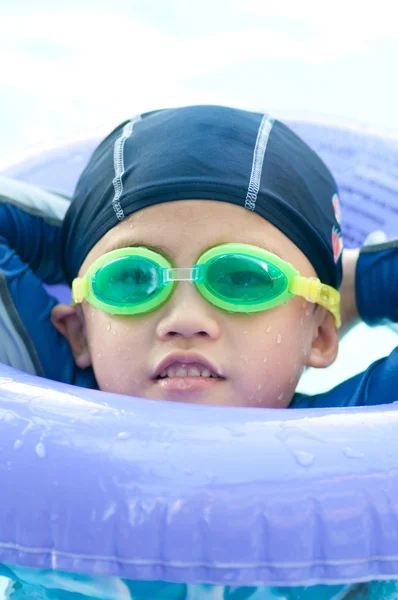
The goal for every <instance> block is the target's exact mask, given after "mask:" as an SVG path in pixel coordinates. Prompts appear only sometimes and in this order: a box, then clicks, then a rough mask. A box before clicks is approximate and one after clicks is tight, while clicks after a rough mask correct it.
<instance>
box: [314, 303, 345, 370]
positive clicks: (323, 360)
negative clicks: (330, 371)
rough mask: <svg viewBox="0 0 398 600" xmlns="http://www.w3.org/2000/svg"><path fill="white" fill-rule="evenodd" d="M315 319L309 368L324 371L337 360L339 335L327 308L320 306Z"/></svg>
mask: <svg viewBox="0 0 398 600" xmlns="http://www.w3.org/2000/svg"><path fill="white" fill-rule="evenodd" d="M314 319H315V324H314V333H313V339H312V347H311V352H310V354H309V356H308V359H307V366H308V367H314V368H315V369H322V368H325V367H329V366H330V365H331V364H332V363H333V362H334V361H335V360H336V356H337V351H338V345H339V334H338V331H337V327H336V325H335V321H334V317H333V315H332V314H331V313H330V312H329V311H328V310H326V309H325V308H321V307H320V306H318V307H317V310H316V311H315V313H314Z"/></svg>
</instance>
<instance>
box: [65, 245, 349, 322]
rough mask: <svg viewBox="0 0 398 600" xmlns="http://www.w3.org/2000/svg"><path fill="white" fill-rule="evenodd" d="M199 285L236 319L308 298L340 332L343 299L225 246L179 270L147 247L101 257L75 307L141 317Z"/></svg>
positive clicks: (258, 256)
mask: <svg viewBox="0 0 398 600" xmlns="http://www.w3.org/2000/svg"><path fill="white" fill-rule="evenodd" d="M180 281H185V282H192V283H194V284H195V286H196V288H197V290H198V291H199V292H200V294H201V295H202V296H203V297H204V298H205V299H206V300H208V301H209V302H210V303H211V304H214V305H215V306H217V307H218V308H221V309H223V310H226V311H228V312H233V313H254V312H259V311H263V310H268V309H270V308H274V307H275V306H279V305H281V304H284V303H285V302H287V301H288V300H289V299H290V298H292V297H293V296H302V297H303V298H305V299H306V300H308V301H309V302H313V303H316V304H319V305H321V306H323V307H325V308H327V309H328V310H329V311H330V312H331V313H332V314H333V316H334V318H335V322H336V325H337V327H340V324H341V321H340V294H339V292H338V291H337V290H335V289H334V288H332V287H330V286H328V285H325V284H322V283H321V282H320V281H319V279H317V278H312V277H301V276H300V273H299V272H298V271H297V270H296V269H295V268H294V267H293V266H292V265H291V264H290V263H288V262H285V261H284V260H282V259H281V258H279V257H278V256H276V255H275V254H273V253H271V252H268V251H267V250H263V249H262V248H259V247H257V246H251V245H247V244H222V245H220V246H215V247H214V248H210V249H209V250H207V251H206V252H204V254H202V255H201V256H200V257H199V259H198V261H197V263H196V264H195V265H194V266H193V267H178V268H174V267H173V266H172V264H171V263H170V262H169V261H168V260H167V259H166V258H165V257H164V256H162V255H161V254H158V253H157V252H154V251H152V250H149V249H148V248H144V247H132V248H119V249H118V250H113V251H111V252H108V253H106V254H104V255H103V256H100V257H99V258H98V259H97V260H96V261H95V262H94V263H93V264H92V265H91V266H90V267H89V269H88V271H87V273H86V274H85V276H84V277H80V278H77V279H75V280H74V281H73V284H72V297H73V301H74V303H75V304H78V303H80V302H82V301H83V300H86V301H87V302H89V303H90V304H91V305H92V306H93V307H95V308H98V309H100V310H102V311H104V312H106V313H109V314H116V315H137V314H142V313H146V312H149V311H151V310H154V309H156V308H158V307H159V306H161V305H162V304H163V303H164V302H166V300H167V299H168V298H169V297H170V295H171V293H172V291H173V289H174V287H175V285H176V283H177V282H180Z"/></svg>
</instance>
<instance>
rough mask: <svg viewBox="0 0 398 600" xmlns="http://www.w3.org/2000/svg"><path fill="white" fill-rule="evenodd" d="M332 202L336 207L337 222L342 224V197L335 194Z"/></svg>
mask: <svg viewBox="0 0 398 600" xmlns="http://www.w3.org/2000/svg"><path fill="white" fill-rule="evenodd" d="M332 204H333V208H334V216H335V217H336V221H337V223H339V224H340V221H341V212H340V198H339V197H338V195H337V194H333V196H332Z"/></svg>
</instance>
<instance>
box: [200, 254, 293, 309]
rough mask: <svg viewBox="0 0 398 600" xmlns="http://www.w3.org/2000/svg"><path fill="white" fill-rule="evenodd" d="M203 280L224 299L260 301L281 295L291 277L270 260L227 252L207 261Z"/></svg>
mask: <svg viewBox="0 0 398 600" xmlns="http://www.w3.org/2000/svg"><path fill="white" fill-rule="evenodd" d="M203 283H204V285H205V286H206V288H207V289H208V290H209V291H210V292H211V293H212V294H213V295H214V296H216V297H218V298H220V299H221V300H225V301H229V302H232V303H234V302H240V303H246V304H257V303H259V302H264V301H265V300H271V299H272V298H275V297H276V296H279V295H280V294H281V293H282V292H283V291H284V290H285V289H286V286H287V278H286V276H285V275H284V274H283V273H282V271H281V270H280V269H278V267H276V266H274V265H272V264H270V263H268V262H265V261H260V260H259V259H255V258H252V257H250V256H239V255H235V256H233V255H231V256H228V255H224V256H220V257H216V258H214V259H213V260H212V261H210V263H208V264H207V268H206V275H205V281H204V282H203Z"/></svg>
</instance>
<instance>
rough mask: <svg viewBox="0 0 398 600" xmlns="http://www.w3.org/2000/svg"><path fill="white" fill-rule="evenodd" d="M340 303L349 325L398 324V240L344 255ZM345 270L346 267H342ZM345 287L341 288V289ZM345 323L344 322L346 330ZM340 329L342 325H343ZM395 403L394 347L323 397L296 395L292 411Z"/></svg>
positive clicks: (397, 362) (397, 367) (397, 358)
mask: <svg viewBox="0 0 398 600" xmlns="http://www.w3.org/2000/svg"><path fill="white" fill-rule="evenodd" d="M348 257H349V260H350V263H349V264H348V268H347V269H346V271H345V272H344V281H343V285H342V302H343V304H344V302H345V310H346V315H350V317H351V322H352V321H354V322H355V320H357V319H358V317H360V318H361V319H362V320H363V321H365V322H366V323H368V324H369V325H382V324H383V323H391V322H398V240H390V241H386V242H381V243H377V244H373V245H367V246H364V247H363V248H362V249H361V251H360V252H358V251H357V250H353V251H348ZM343 264H344V266H346V263H343ZM344 286H345V287H344ZM347 323H349V319H346V323H345V324H346V326H347ZM343 326H344V325H343ZM396 401H398V347H397V348H395V350H393V351H392V352H391V354H390V355H389V356H387V357H386V358H381V359H380V360H378V361H376V362H374V363H373V364H372V365H370V367H369V368H368V369H367V370H366V371H364V372H363V373H360V374H359V375H355V376H354V377H352V378H351V379H348V380H347V381H344V382H343V383H341V384H340V385H338V386H337V387H335V388H333V389H332V390H330V391H329V392H326V393H324V394H317V395H316V396H304V395H301V394H296V396H295V398H294V400H293V403H292V404H291V407H292V408H310V407H332V406H364V405H377V404H389V403H392V402H396Z"/></svg>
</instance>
